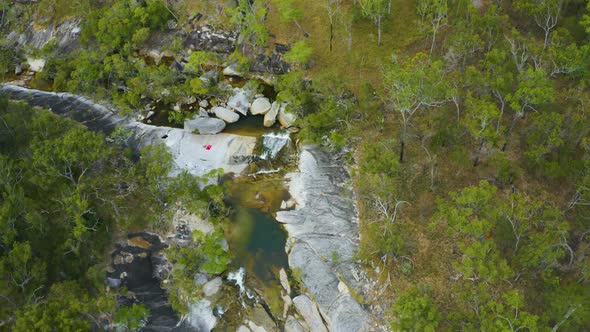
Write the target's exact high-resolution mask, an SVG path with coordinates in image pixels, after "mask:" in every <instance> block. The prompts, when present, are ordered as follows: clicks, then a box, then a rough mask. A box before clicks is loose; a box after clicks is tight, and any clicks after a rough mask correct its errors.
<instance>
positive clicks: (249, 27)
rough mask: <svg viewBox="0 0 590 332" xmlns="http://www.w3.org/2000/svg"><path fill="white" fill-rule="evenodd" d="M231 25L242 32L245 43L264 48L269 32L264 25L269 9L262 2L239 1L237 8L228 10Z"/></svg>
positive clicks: (256, 0) (254, 0) (255, 0)
mask: <svg viewBox="0 0 590 332" xmlns="http://www.w3.org/2000/svg"><path fill="white" fill-rule="evenodd" d="M226 12H227V16H228V17H229V18H230V23H231V24H232V25H233V26H234V27H235V28H236V29H237V30H238V31H240V35H241V36H242V38H243V41H244V42H246V43H249V44H251V45H253V46H255V47H264V46H265V45H266V43H267V41H268V38H269V32H268V30H267V29H266V26H265V25H264V18H265V17H266V13H267V9H266V7H265V5H264V3H263V1H260V0H253V1H251V0H239V1H237V2H236V7H235V8H226Z"/></svg>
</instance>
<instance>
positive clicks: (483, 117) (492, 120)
mask: <svg viewBox="0 0 590 332" xmlns="http://www.w3.org/2000/svg"><path fill="white" fill-rule="evenodd" d="M465 104H466V108H465V114H466V119H465V123H466V126H467V130H468V131H469V133H470V134H471V136H473V138H475V139H476V140H477V141H479V148H478V151H477V155H476V157H475V161H474V162H473V166H477V165H478V163H479V158H480V154H481V150H482V148H483V146H484V144H485V143H486V142H489V143H490V144H491V145H492V146H496V145H497V144H498V139H499V137H500V128H499V127H496V124H497V123H499V122H500V121H501V116H502V113H501V112H500V110H499V109H498V107H497V106H496V104H495V103H493V102H491V101H490V100H488V99H487V98H485V97H482V98H474V97H473V96H472V95H471V93H468V95H467V99H466V100H465Z"/></svg>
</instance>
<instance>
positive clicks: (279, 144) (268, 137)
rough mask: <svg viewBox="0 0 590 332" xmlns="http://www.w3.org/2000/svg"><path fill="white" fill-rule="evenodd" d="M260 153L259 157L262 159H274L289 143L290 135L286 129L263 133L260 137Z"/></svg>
mask: <svg viewBox="0 0 590 332" xmlns="http://www.w3.org/2000/svg"><path fill="white" fill-rule="evenodd" d="M261 140H262V153H261V154H260V158H262V159H264V160H269V159H275V158H276V157H277V156H278V155H279V153H280V152H281V151H282V150H283V148H285V146H288V145H289V143H291V135H290V133H289V132H288V131H287V130H283V131H274V132H270V133H265V134H263V135H262V137H261Z"/></svg>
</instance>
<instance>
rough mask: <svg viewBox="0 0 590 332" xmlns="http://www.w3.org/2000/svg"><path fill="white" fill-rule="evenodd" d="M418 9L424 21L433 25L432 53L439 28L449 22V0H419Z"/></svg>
mask: <svg viewBox="0 0 590 332" xmlns="http://www.w3.org/2000/svg"><path fill="white" fill-rule="evenodd" d="M416 11H417V12H418V15H420V17H421V18H422V21H423V22H424V21H428V23H429V24H430V26H431V32H432V43H431V44H430V54H432V52H433V51H434V44H435V43H436V35H437V33H438V30H439V29H440V27H441V26H443V25H445V24H446V22H447V15H448V11H449V8H448V4H447V0H418V3H417V4H416Z"/></svg>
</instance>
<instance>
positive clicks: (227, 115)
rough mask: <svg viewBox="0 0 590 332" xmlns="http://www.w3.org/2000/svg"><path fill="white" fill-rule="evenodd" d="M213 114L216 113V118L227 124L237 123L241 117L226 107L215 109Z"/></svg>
mask: <svg viewBox="0 0 590 332" xmlns="http://www.w3.org/2000/svg"><path fill="white" fill-rule="evenodd" d="M213 113H215V116H216V117H218V118H220V119H221V120H223V121H225V122H227V123H234V122H237V121H238V120H239V119H240V116H239V115H238V113H236V112H234V111H232V110H228V109H227V108H225V107H219V106H216V107H213Z"/></svg>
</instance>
